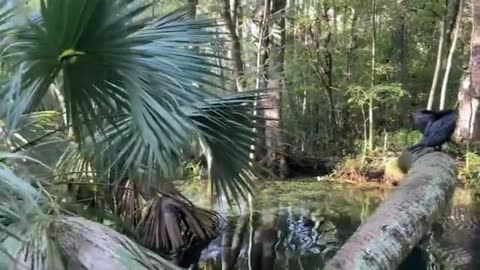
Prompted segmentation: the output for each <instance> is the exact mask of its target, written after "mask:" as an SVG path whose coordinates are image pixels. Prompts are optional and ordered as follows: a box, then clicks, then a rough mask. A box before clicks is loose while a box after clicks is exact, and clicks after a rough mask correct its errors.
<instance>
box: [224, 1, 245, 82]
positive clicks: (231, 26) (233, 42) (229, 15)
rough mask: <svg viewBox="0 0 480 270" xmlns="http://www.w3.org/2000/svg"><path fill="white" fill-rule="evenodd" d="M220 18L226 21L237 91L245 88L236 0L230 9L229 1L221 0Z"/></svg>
mask: <svg viewBox="0 0 480 270" xmlns="http://www.w3.org/2000/svg"><path fill="white" fill-rule="evenodd" d="M221 3H222V18H223V20H224V21H225V23H226V26H227V31H228V34H229V36H230V50H231V52H232V61H233V75H234V76H235V82H236V85H237V90H238V91H240V92H241V91H243V90H245V87H246V82H245V71H244V67H243V60H242V47H241V43H240V38H239V37H238V34H237V27H236V26H237V24H236V20H237V18H238V1H237V0H236V1H235V2H234V5H233V8H232V9H230V1H229V0H222V2H221Z"/></svg>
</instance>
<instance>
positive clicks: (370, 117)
mask: <svg viewBox="0 0 480 270" xmlns="http://www.w3.org/2000/svg"><path fill="white" fill-rule="evenodd" d="M376 12H377V11H376V1H375V0H372V59H371V60H372V70H371V74H370V76H371V77H370V83H371V88H372V90H373V87H375V60H376V59H375V58H376V52H375V49H376V48H375V47H376V38H377V33H376V32H377V29H376V19H375V17H376V16H375V13H376ZM373 125H374V121H373V98H370V99H369V101H368V151H372V150H373V143H374V142H373V137H374V136H375V135H374V127H373Z"/></svg>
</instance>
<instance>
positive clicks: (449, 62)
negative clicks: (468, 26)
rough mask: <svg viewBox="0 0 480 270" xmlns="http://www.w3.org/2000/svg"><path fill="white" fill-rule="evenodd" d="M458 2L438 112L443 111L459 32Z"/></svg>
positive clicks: (459, 15) (461, 4)
mask: <svg viewBox="0 0 480 270" xmlns="http://www.w3.org/2000/svg"><path fill="white" fill-rule="evenodd" d="M458 1H459V4H458V12H457V16H456V20H455V29H454V30H453V40H452V45H451V46H450V51H449V52H448V58H447V66H446V67H445V75H444V76H443V83H442V91H441V93H440V110H443V109H445V102H446V99H447V85H448V77H449V75H450V69H451V67H452V60H453V54H454V53H455V48H456V46H457V39H458V31H459V30H460V23H461V21H462V13H463V12H462V11H463V0H458Z"/></svg>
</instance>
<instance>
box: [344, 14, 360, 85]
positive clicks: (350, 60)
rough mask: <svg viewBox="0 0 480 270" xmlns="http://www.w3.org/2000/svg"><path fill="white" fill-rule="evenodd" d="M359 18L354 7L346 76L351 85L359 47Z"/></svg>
mask: <svg viewBox="0 0 480 270" xmlns="http://www.w3.org/2000/svg"><path fill="white" fill-rule="evenodd" d="M357 20H358V13H357V12H356V10H355V9H354V8H352V23H351V25H350V42H349V44H348V54H347V70H346V71H347V72H346V73H347V74H346V76H345V81H346V82H347V85H350V84H351V83H352V80H353V66H354V63H355V61H354V60H355V54H354V53H355V48H356V47H357V40H358V32H357V31H358V29H357Z"/></svg>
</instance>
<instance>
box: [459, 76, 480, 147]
mask: <svg viewBox="0 0 480 270" xmlns="http://www.w3.org/2000/svg"><path fill="white" fill-rule="evenodd" d="M458 104H459V106H458V120H457V128H456V130H455V140H456V141H457V142H459V143H468V142H471V141H476V140H480V122H479V121H478V106H479V100H478V98H477V97H476V96H475V94H474V88H473V86H472V83H471V79H470V71H466V72H465V73H464V74H463V76H462V79H461V81H460V87H459V90H458Z"/></svg>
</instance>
